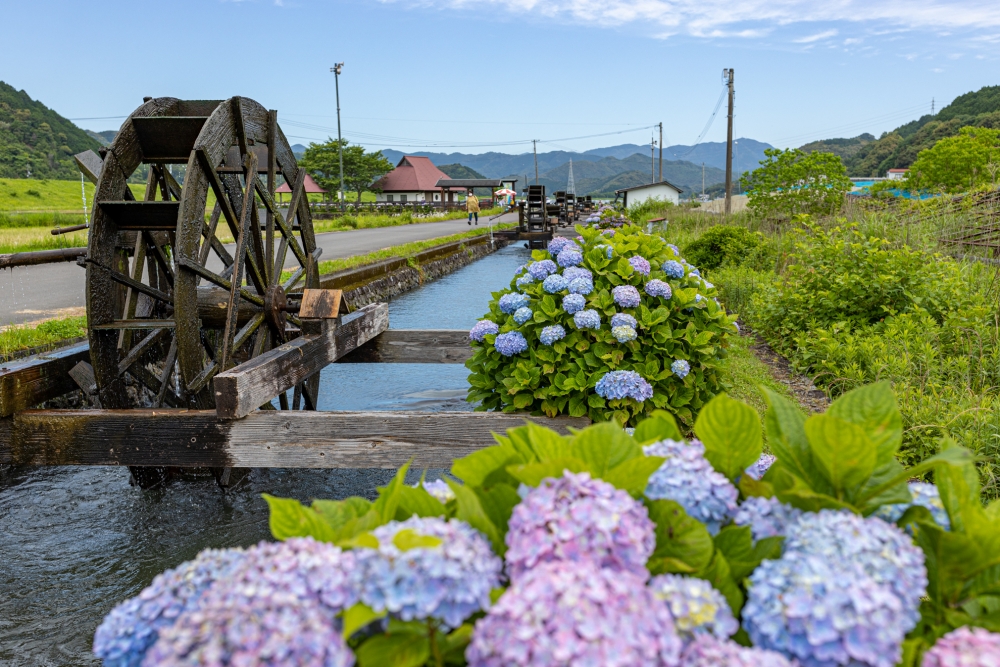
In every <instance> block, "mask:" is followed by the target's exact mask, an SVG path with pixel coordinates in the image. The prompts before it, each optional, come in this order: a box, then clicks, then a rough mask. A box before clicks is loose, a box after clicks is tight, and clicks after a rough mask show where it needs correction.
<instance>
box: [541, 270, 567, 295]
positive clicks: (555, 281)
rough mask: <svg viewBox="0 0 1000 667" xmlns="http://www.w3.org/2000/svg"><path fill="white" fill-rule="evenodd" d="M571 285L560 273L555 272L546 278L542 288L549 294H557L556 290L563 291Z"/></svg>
mask: <svg viewBox="0 0 1000 667" xmlns="http://www.w3.org/2000/svg"><path fill="white" fill-rule="evenodd" d="M568 286H569V282H567V280H566V279H565V278H563V277H562V276H560V275H559V274H558V273H553V274H552V275H551V276H549V277H548V278H546V279H545V282H543V283H542V289H544V290H545V291H546V292H548V293H549V294H555V293H556V292H561V291H563V290H564V289H566V288H567V287H568Z"/></svg>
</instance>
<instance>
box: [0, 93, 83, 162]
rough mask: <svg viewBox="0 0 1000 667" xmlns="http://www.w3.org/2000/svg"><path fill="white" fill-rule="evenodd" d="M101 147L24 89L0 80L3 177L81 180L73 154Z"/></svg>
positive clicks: (0, 149) (0, 136)
mask: <svg viewBox="0 0 1000 667" xmlns="http://www.w3.org/2000/svg"><path fill="white" fill-rule="evenodd" d="M98 148H100V144H99V143H98V142H97V141H96V140H94V139H93V138H92V137H90V136H88V135H87V133H86V132H84V131H83V130H81V129H80V128H78V127H77V126H76V125H74V124H73V123H71V122H70V121H68V120H66V119H65V118H63V117H62V116H60V115H59V114H57V113H56V112H55V111H52V110H51V109H49V108H47V107H46V106H45V105H44V104H42V103H41V102H37V101H35V100H33V99H31V98H30V97H28V94H27V93H26V92H24V91H23V90H20V91H19V90H15V89H14V88H13V87H12V86H9V85H8V84H6V83H4V82H3V81H0V178H27V177H28V172H29V171H30V172H31V176H30V177H31V178H61V179H72V178H79V175H80V172H79V170H78V169H77V168H76V164H75V163H74V162H73V155H74V154H76V153H79V152H81V151H85V150H87V149H92V150H95V151H96V150H97V149H98Z"/></svg>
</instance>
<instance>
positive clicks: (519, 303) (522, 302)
mask: <svg viewBox="0 0 1000 667" xmlns="http://www.w3.org/2000/svg"><path fill="white" fill-rule="evenodd" d="M529 303H531V297H529V296H528V295H527V294H519V293H517V292H511V293H510V294H504V295H503V296H502V297H500V301H499V303H498V305H499V306H500V311H501V312H504V313H507V314H508V315H513V314H514V311H515V310H517V309H518V308H524V307H525V306H527V305H528V304H529Z"/></svg>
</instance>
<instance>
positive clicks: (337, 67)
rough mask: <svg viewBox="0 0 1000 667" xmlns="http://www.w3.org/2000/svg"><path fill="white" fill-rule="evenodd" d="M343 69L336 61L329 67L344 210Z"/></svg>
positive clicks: (342, 65)
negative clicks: (334, 92)
mask: <svg viewBox="0 0 1000 667" xmlns="http://www.w3.org/2000/svg"><path fill="white" fill-rule="evenodd" d="M342 69H344V63H337V64H336V65H334V66H333V67H331V68H330V71H331V72H333V81H334V85H335V86H336V89H337V153H339V156H340V210H341V212H343V210H344V140H343V139H341V138H340V71H341V70H342Z"/></svg>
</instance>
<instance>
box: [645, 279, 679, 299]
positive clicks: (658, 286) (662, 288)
mask: <svg viewBox="0 0 1000 667" xmlns="http://www.w3.org/2000/svg"><path fill="white" fill-rule="evenodd" d="M646 294H648V295H649V296H656V297H662V298H664V299H669V298H670V297H672V296H673V295H674V291H673V289H671V288H670V283H667V282H664V281H662V280H660V279H659V278H654V279H653V280H650V281H649V282H648V283H646Z"/></svg>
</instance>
